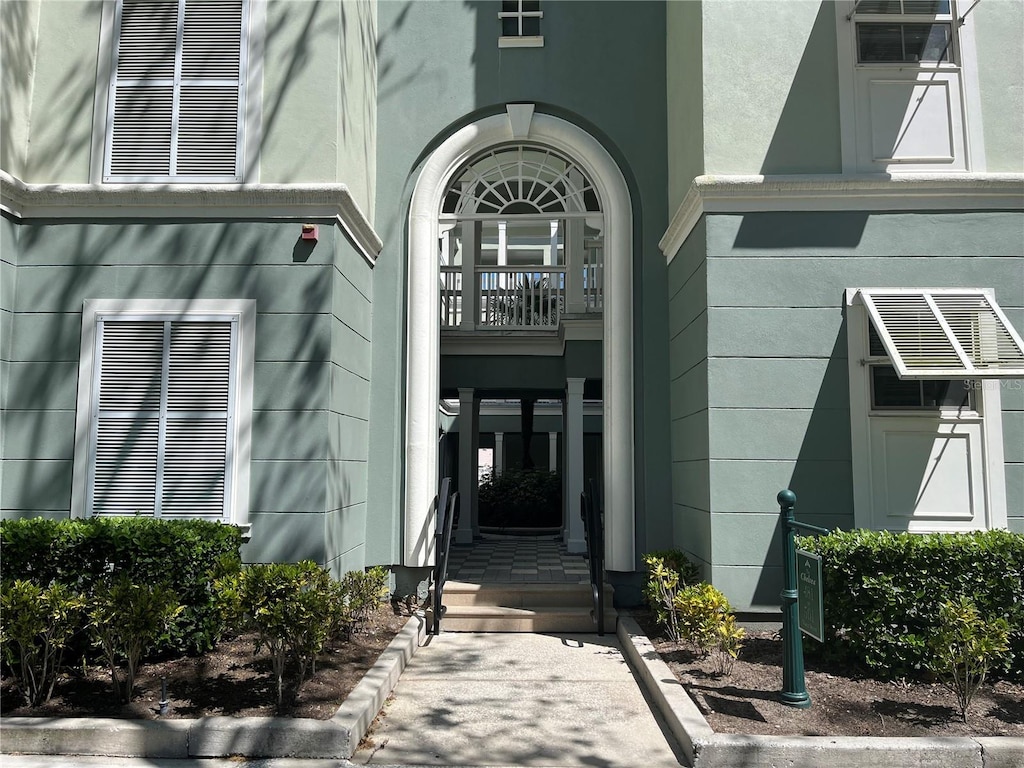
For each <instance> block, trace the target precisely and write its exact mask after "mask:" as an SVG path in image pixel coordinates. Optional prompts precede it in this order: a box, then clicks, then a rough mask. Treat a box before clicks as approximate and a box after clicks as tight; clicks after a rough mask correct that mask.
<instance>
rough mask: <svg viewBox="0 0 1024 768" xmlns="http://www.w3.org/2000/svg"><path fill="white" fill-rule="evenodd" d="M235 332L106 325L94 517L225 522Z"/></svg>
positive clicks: (101, 343)
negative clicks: (127, 516) (132, 515)
mask: <svg viewBox="0 0 1024 768" xmlns="http://www.w3.org/2000/svg"><path fill="white" fill-rule="evenodd" d="M236 337H237V326H236V325H235V323H233V322H217V321H209V322H206V321H171V320H165V321H157V322H154V321H148V320H111V319H107V320H102V321H101V322H100V325H99V340H98V356H99V366H98V370H99V373H98V384H99V386H98V396H97V403H96V413H95V418H94V425H95V428H94V433H93V440H94V446H95V450H94V463H93V471H92V482H91V487H90V491H91V492H90V508H91V510H92V513H93V514H115V515H123V514H147V515H154V516H157V517H176V516H178V517H180V516H187V517H206V518H222V519H223V518H227V516H228V509H229V505H230V498H229V495H228V488H229V484H228V483H227V477H228V475H229V472H230V462H231V455H232V447H233V446H232V444H231V435H232V434H233V429H232V412H233V408H234V403H233V401H232V394H231V393H232V392H233V376H234V370H233V365H232V361H233V359H234V355H235V344H236Z"/></svg>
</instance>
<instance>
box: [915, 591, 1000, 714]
mask: <svg viewBox="0 0 1024 768" xmlns="http://www.w3.org/2000/svg"><path fill="white" fill-rule="evenodd" d="M1009 636H1010V625H1009V624H1008V623H1007V622H1006V619H1004V618H1002V617H999V618H997V619H993V620H990V621H987V620H985V619H983V618H982V616H981V614H980V613H979V612H978V608H977V606H975V604H974V601H973V600H971V599H970V598H969V597H965V596H963V595H961V596H960V597H958V598H957V599H955V600H946V601H945V602H943V603H942V605H941V606H939V626H938V629H937V631H936V632H934V633H933V634H932V635H930V636H929V637H928V648H929V650H930V651H931V653H932V661H931V668H932V669H933V670H934V671H935V672H936V673H937V674H938V675H939V678H940V679H941V680H942V682H943V683H944V684H945V685H946V687H947V688H949V690H950V691H952V692H953V695H954V696H956V703H957V706H958V707H959V708H960V716H961V717H962V718H963V720H964V722H965V723H966V722H967V709H968V707H970V705H971V699H973V698H974V694H975V693H977V691H978V689H979V688H980V687H981V686H982V684H983V683H984V682H985V676H986V675H987V674H988V670H989V669H990V668H991V666H992V664H993V663H994V662H995V660H996V659H997V658H998V657H999V655H1000V654H1003V653H1005V652H1006V651H1007V650H1008V649H1009V642H1008V641H1009Z"/></svg>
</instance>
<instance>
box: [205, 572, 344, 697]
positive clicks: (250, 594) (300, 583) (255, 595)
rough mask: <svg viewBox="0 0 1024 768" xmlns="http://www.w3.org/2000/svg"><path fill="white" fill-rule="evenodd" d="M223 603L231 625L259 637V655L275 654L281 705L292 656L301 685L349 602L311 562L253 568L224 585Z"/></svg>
mask: <svg viewBox="0 0 1024 768" xmlns="http://www.w3.org/2000/svg"><path fill="white" fill-rule="evenodd" d="M215 589H216V592H217V595H218V600H219V603H220V605H221V607H222V610H223V611H224V615H225V616H226V617H227V620H228V622H229V623H230V624H231V625H233V626H235V627H236V628H237V629H239V630H243V631H254V632H255V633H256V647H255V650H256V652H259V651H260V650H262V649H263V648H266V649H267V650H268V652H269V653H270V657H271V664H272V667H273V672H274V678H275V682H276V684H277V703H278V705H280V704H281V702H282V701H283V698H284V676H285V666H286V664H287V661H288V658H289V656H291V657H292V658H294V659H295V661H296V663H297V665H298V668H299V673H298V685H301V684H302V681H303V680H304V679H305V677H306V671H307V669H310V670H312V669H314V665H315V662H316V656H317V654H319V653H320V652H321V651H322V650H323V647H324V644H325V643H326V642H327V640H328V639H329V637H330V635H331V632H332V630H333V629H334V628H335V627H337V626H338V624H339V621H340V619H339V616H340V613H341V611H342V610H343V608H344V605H345V601H344V599H343V596H342V592H341V587H340V585H339V584H338V582H336V581H333V580H332V579H331V577H330V574H329V573H328V572H327V571H326V570H325V569H323V568H321V567H320V566H318V565H317V564H316V563H314V562H312V561H311V560H304V561H302V562H300V563H270V564H261V565H251V566H247V567H245V568H242V569H241V570H239V571H237V572H236V573H234V574H229V575H226V576H224V577H222V578H221V579H218V580H217V582H216V584H215Z"/></svg>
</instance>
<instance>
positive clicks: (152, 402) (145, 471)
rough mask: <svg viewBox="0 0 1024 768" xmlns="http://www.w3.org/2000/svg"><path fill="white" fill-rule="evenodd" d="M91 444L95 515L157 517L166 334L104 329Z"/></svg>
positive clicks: (145, 326) (121, 326)
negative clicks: (153, 515)
mask: <svg viewBox="0 0 1024 768" xmlns="http://www.w3.org/2000/svg"><path fill="white" fill-rule="evenodd" d="M99 345H100V346H99V349H100V352H99V355H98V357H99V392H98V397H97V414H96V418H95V421H94V430H95V431H94V433H93V440H94V445H95V454H94V455H95V458H94V464H93V481H92V484H91V485H92V494H91V498H92V503H91V507H92V511H93V514H97V515H100V514H112V515H134V514H143V515H152V514H154V513H155V511H156V480H157V461H158V456H159V436H160V399H161V390H162V388H163V384H162V378H163V376H162V369H163V359H164V328H163V323H160V322H119V323H109V322H108V323H102V324H101V325H100V338H99Z"/></svg>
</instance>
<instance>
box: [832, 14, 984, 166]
mask: <svg viewBox="0 0 1024 768" xmlns="http://www.w3.org/2000/svg"><path fill="white" fill-rule="evenodd" d="M958 14H959V15H958ZM836 30H837V34H838V54H839V72H840V89H839V90H840V113H841V129H842V146H843V170H844V172H847V173H851V172H854V173H860V172H886V173H899V172H901V171H907V172H912V171H967V170H974V171H979V170H984V146H983V142H982V135H981V124H980V119H981V115H980V104H979V101H978V87H977V71H976V67H975V60H976V57H975V48H974V24H973V19H972V18H971V15H970V3H969V2H968V3H964V2H961V1H960V0H841V2H838V3H837V4H836Z"/></svg>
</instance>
